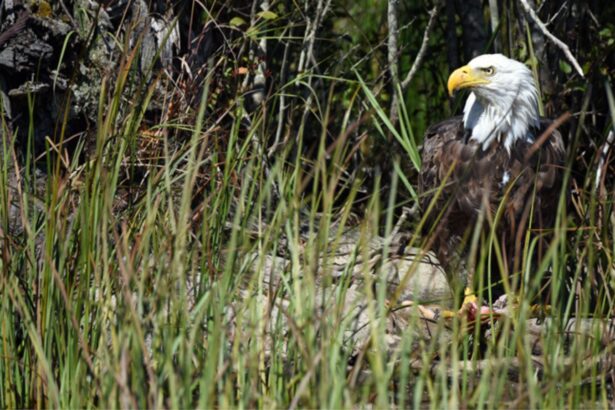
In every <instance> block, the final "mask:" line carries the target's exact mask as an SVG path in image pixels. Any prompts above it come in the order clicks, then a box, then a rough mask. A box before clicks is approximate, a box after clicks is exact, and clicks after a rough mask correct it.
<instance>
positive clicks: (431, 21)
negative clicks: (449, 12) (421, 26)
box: [401, 3, 441, 90]
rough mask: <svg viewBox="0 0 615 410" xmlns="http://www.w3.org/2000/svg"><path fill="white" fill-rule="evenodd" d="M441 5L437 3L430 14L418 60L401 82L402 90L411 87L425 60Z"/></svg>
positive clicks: (415, 60)
mask: <svg viewBox="0 0 615 410" xmlns="http://www.w3.org/2000/svg"><path fill="white" fill-rule="evenodd" d="M440 8H441V5H440V3H437V4H436V5H435V6H434V7H433V9H431V11H430V12H429V22H428V23H427V27H425V31H424V32H423V42H422V43H421V48H420V49H419V52H418V54H417V55H416V58H415V59H414V63H412V67H411V68H410V71H408V75H406V78H404V81H402V82H401V89H402V90H405V89H406V88H408V85H410V82H411V81H412V79H413V78H414V76H415V75H416V72H417V71H418V69H419V67H420V66H421V63H422V62H423V59H424V58H425V53H426V52H427V44H429V36H430V34H431V31H432V30H433V26H434V24H435V23H436V17H438V13H439V12H440Z"/></svg>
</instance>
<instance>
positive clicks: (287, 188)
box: [0, 56, 615, 408]
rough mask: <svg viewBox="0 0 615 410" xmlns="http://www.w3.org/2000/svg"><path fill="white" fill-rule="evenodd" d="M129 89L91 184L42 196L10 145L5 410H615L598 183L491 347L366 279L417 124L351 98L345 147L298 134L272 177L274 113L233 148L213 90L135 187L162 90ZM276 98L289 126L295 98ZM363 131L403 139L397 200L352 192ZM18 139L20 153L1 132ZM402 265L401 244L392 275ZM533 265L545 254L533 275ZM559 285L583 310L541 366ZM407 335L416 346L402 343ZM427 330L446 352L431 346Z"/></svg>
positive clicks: (171, 128) (573, 210) (80, 172)
mask: <svg viewBox="0 0 615 410" xmlns="http://www.w3.org/2000/svg"><path fill="white" fill-rule="evenodd" d="M132 58H133V56H130V57H129V58H126V60H125V62H124V64H126V65H127V66H130V65H131V64H132ZM119 73H123V75H124V77H122V76H120V77H119V79H118V80H116V81H115V82H114V83H111V82H110V81H109V82H105V83H104V84H103V85H104V86H109V87H112V88H113V89H112V90H111V91H110V92H107V90H106V89H105V88H104V87H103V90H102V91H101V97H100V104H99V117H98V126H97V127H98V128H97V134H96V137H95V138H96V141H95V142H96V144H95V151H94V153H93V154H91V155H89V157H88V160H86V161H85V162H78V161H77V160H76V157H75V159H73V160H70V159H69V160H67V161H65V162H64V163H63V164H59V162H57V161H56V162H55V163H54V162H53V159H52V158H51V157H49V158H48V161H49V163H50V164H52V163H53V164H54V165H53V166H50V167H49V168H48V170H47V173H48V177H47V178H44V177H42V176H41V172H40V171H37V169H36V167H35V165H34V164H33V161H32V154H30V153H29V152H27V151H26V152H25V153H22V156H21V157H20V158H19V161H18V162H14V161H13V159H12V157H13V156H15V158H17V157H18V155H17V154H15V152H18V151H19V150H17V149H14V147H13V146H12V145H11V143H10V142H9V140H7V139H3V143H4V144H5V147H4V149H3V151H2V154H3V160H2V168H1V169H0V174H1V179H0V228H1V231H0V241H1V242H2V245H1V246H2V247H1V254H2V256H1V258H0V266H1V271H2V274H1V277H0V361H1V364H0V407H3V408H16V407H20V408H25V407H37V408H43V407H54V408H84V407H96V408H117V407H131V408H132V407H148V408H159V407H170V408H194V407H198V408H216V407H217V408H235V407H238V408H255V407H260V408H263V407H264V408H271V407H291V408H293V407H307V408H317V407H323V408H352V407H364V406H366V405H368V404H369V403H373V404H374V405H375V406H376V407H378V408H388V407H392V406H398V407H409V406H413V407H421V406H426V407H430V408H442V407H445V408H457V407H461V406H463V407H481V408H482V407H503V406H511V407H517V408H518V407H529V408H536V407H544V408H567V407H572V408H575V407H590V406H591V407H599V408H608V407H610V406H612V405H613V390H612V385H613V367H612V366H613V364H612V363H610V362H608V359H609V358H611V361H612V357H613V355H614V354H615V352H613V350H614V349H615V344H614V342H613V337H611V339H610V341H608V342H607V343H606V344H605V341H606V340H607V336H608V332H607V331H606V330H605V329H604V323H605V321H607V320H612V319H613V318H612V314H613V313H612V312H613V310H614V309H613V308H614V307H615V302H614V301H613V298H614V293H613V288H614V280H615V279H614V276H613V275H614V273H613V257H614V256H615V242H614V240H613V239H614V236H615V235H614V233H615V220H614V219H613V217H612V215H613V213H612V212H613V203H612V200H613V198H612V191H611V192H610V193H608V195H606V196H601V195H598V194H597V193H596V191H595V190H594V189H593V185H592V181H594V178H595V172H594V171H592V170H591V167H590V168H588V169H590V171H588V173H587V175H584V176H580V177H577V179H576V180H578V181H581V182H583V185H582V186H579V187H578V191H577V192H578V194H577V195H576V196H575V197H574V198H573V203H572V204H570V205H568V206H567V204H566V201H565V194H562V200H561V201H560V205H559V207H558V208H557V209H556V210H554V212H557V221H558V222H557V224H556V226H555V228H554V234H553V239H552V242H551V246H550V248H549V251H548V254H547V255H548V256H547V257H546V258H545V260H544V262H543V263H542V265H540V266H539V267H538V268H537V270H535V269H533V268H532V267H531V266H530V265H531V264H530V263H527V264H526V266H525V267H524V268H523V272H521V276H522V278H523V284H524V289H523V292H521V296H520V300H519V305H518V308H517V310H516V311H515V312H514V314H511V315H509V316H507V317H505V318H503V319H500V320H497V321H496V320H495V318H492V319H491V320H489V323H488V325H490V326H491V332H492V334H493V333H497V337H491V338H484V337H483V333H484V331H485V330H486V325H484V326H471V325H469V324H468V323H467V321H466V320H465V319H463V318H453V319H451V320H444V319H436V320H434V321H427V322H426V321H424V320H423V319H421V317H420V315H419V314H418V313H417V312H418V311H417V307H416V306H411V307H406V308H405V309H402V308H401V307H400V309H399V310H397V311H396V309H395V307H397V306H396V305H394V306H390V303H391V301H393V303H395V302H399V301H395V298H394V297H393V295H394V293H395V292H394V291H392V292H391V291H390V290H388V289H387V287H386V286H385V285H386V283H385V278H384V277H383V275H382V274H381V273H382V267H381V266H379V265H378V264H376V265H375V266H374V267H373V268H369V269H368V268H366V267H365V266H366V265H365V264H363V265H361V264H359V263H358V261H360V260H363V261H365V260H368V259H370V258H372V257H373V255H372V254H370V253H369V249H368V246H367V244H368V243H369V241H370V240H372V239H373V238H374V237H375V236H381V237H384V238H390V237H391V236H390V234H391V232H392V231H393V230H394V226H395V223H396V221H397V218H398V216H399V214H400V209H401V206H402V205H413V204H414V203H415V201H416V199H417V194H416V192H415V188H414V186H413V180H412V178H411V177H409V176H408V175H407V174H406V173H404V171H402V168H403V167H402V165H403V164H412V166H413V167H418V161H419V156H418V151H417V150H418V148H417V141H416V140H415V138H414V136H413V131H412V130H413V128H412V124H411V120H410V118H411V116H410V115H409V114H408V113H407V112H405V111H404V110H403V109H402V110H401V121H402V123H401V124H399V125H398V127H399V128H395V126H394V125H392V124H390V123H387V118H388V117H387V114H386V113H385V112H384V111H383V110H382V108H381V107H380V106H379V105H378V102H377V96H375V95H373V94H372V92H371V91H370V88H369V87H368V86H367V84H366V83H365V82H363V81H362V80H357V81H354V80H352V81H348V80H347V79H346V80H343V83H344V84H346V86H347V87H349V88H351V89H352V90H353V92H352V93H350V94H351V95H353V96H354V97H353V98H351V99H350V100H349V101H348V102H347V106H346V107H345V110H344V118H343V120H342V121H340V119H339V118H337V117H335V116H334V114H337V113H339V110H338V107H336V104H337V103H338V101H337V100H334V99H333V98H332V97H329V99H328V100H327V103H326V104H325V105H323V106H320V107H319V108H318V111H317V113H316V115H315V116H316V117H317V118H318V119H319V121H320V123H319V125H324V124H329V123H331V122H335V123H336V124H337V126H336V129H337V128H339V130H338V132H337V133H336V134H335V135H333V136H331V135H329V132H328V130H327V127H326V126H322V132H321V133H320V137H319V140H318V141H317V142H316V143H314V141H312V140H310V143H311V144H313V145H314V146H316V148H315V149H314V151H312V152H310V154H311V155H308V154H306V151H307V150H304V148H305V146H306V145H307V144H308V142H307V141H306V139H307V134H308V132H307V131H306V129H307V128H309V127H313V124H307V123H306V121H307V120H306V116H305V115H304V116H300V118H301V120H300V122H299V124H295V126H294V127H292V128H290V127H291V125H290V124H289V125H288V127H289V128H288V129H285V133H286V132H287V133H289V134H290V135H292V137H291V139H290V140H289V142H288V143H287V144H285V145H283V146H282V148H280V149H279V151H278V152H277V153H276V155H275V156H273V157H272V158H266V151H267V149H266V148H267V141H268V140H267V138H268V135H269V134H268V133H269V132H270V131H271V130H272V129H275V125H276V123H275V121H276V120H275V113H274V112H273V111H274V110H271V112H268V111H266V110H264V109H262V110H261V109H259V110H257V111H256V112H252V113H249V117H250V118H251V124H250V125H249V126H248V127H246V126H245V125H243V124H242V123H241V120H242V118H245V115H246V112H245V111H244V108H243V104H242V99H241V97H240V96H238V97H237V99H236V100H235V102H234V103H233V104H231V106H230V107H229V112H228V113H227V114H226V118H227V119H229V120H230V126H229V127H228V129H227V130H226V131H225V134H224V136H223V141H221V140H220V138H221V137H220V134H219V131H218V130H217V128H216V127H214V126H213V125H214V124H215V123H216V121H217V120H218V118H215V116H212V113H216V112H215V111H213V109H212V106H213V103H212V102H211V92H210V91H211V90H209V88H210V85H211V84H210V81H209V79H208V80H207V81H206V82H205V86H204V89H205V92H204V93H203V94H202V99H201V102H200V104H199V107H197V109H196V110H195V113H192V114H193V118H194V120H193V121H192V122H187V123H182V124H177V123H172V122H166V123H165V122H161V123H159V124H156V125H155V126H151V125H149V126H148V127H149V129H150V130H154V131H156V132H157V133H156V134H155V135H156V136H155V138H158V141H157V142H158V143H159V144H160V145H161V146H162V155H161V158H160V159H159V161H157V162H155V163H151V164H149V165H148V168H147V173H146V174H145V177H144V178H143V179H142V180H138V181H135V180H133V179H131V178H130V177H129V176H130V175H131V173H132V172H133V171H134V168H138V166H137V165H134V164H133V165H130V162H131V161H132V160H133V159H134V158H135V156H136V155H137V154H136V153H135V151H134V150H135V147H136V145H137V142H138V139H139V138H141V137H142V135H141V129H142V128H144V127H145V124H144V120H143V118H144V113H145V107H147V106H148V104H150V102H151V101H150V100H151V98H152V93H153V86H150V87H149V88H145V87H144V90H142V91H141V92H136V93H134V94H133V96H132V97H131V98H130V99H128V101H123V100H122V98H124V97H123V96H124V94H123V91H124V87H126V84H127V82H128V81H129V78H127V77H126V76H128V75H129V74H128V73H129V70H122V69H120V70H119ZM329 80H330V81H332V82H337V81H339V82H342V79H341V78H340V79H337V78H330V79H329ZM289 88H290V87H289ZM289 92H290V91H289ZM361 93H363V94H361ZM364 97H365V98H364ZM269 98H270V99H269V100H268V101H267V105H268V106H271V107H273V106H276V104H277V103H278V102H279V98H280V96H279V95H273V96H270V97H269ZM301 108H302V107H301ZM402 108H403V107H402ZM362 110H366V111H369V112H370V115H368V116H367V117H366V119H365V123H366V124H367V126H369V127H370V130H371V132H373V135H371V136H370V138H381V139H382V140H385V141H386V138H387V135H388V134H389V133H390V134H392V135H393V136H394V138H395V139H396V140H397V141H398V142H399V143H400V145H401V146H402V147H403V153H402V154H401V155H400V157H399V158H398V159H396V160H395V161H393V164H394V166H393V169H394V171H393V172H392V173H391V176H390V178H388V179H386V181H385V178H383V177H382V176H380V175H376V176H374V177H373V178H372V179H371V180H370V182H366V181H368V179H367V177H365V179H364V180H363V179H362V178H363V176H362V175H361V174H360V173H353V172H352V171H351V170H350V168H351V167H350V165H349V164H350V162H351V158H352V155H353V154H354V153H355V151H356V149H357V147H356V146H355V145H354V144H353V141H351V140H350V139H349V138H348V136H347V134H346V133H347V131H348V130H349V128H350V127H353V121H355V120H356V121H358V119H357V112H361V111H362ZM583 111H585V109H584V110H583ZM581 122H582V120H581ZM340 124H341V125H340ZM396 129H398V130H399V131H394V130H396ZM2 130H3V134H4V135H7V136H12V135H13V134H12V133H11V131H10V129H9V127H8V124H7V123H6V122H4V121H3V123H2ZM580 133H581V131H579V132H578V133H577V135H576V138H577V139H578V138H579V136H580ZM30 134H31V133H30ZM177 134H181V135H182V136H183V137H185V138H184V141H185V143H183V144H180V145H179V146H178V145H177V144H173V143H172V142H171V137H170V136H173V135H177ZM30 137H31V138H32V135H30ZM311 137H312V134H310V138H311ZM331 139H333V141H336V143H335V144H331ZM576 146H577V141H573V144H572V145H571V148H570V149H571V150H572V151H571V155H570V156H569V157H570V161H573V159H574V155H572V153H573V152H574V151H573V150H574V148H575V147H576ZM80 149H82V148H81V147H80V148H78V150H80ZM400 164H401V165H400ZM133 167H134V168H133ZM410 175H411V174H410ZM569 177H570V176H569V174H567V178H569ZM37 178H38V180H39V181H38V182H37ZM41 181H42V182H41ZM137 184H138V186H135V185H137ZM364 185H367V188H366V189H367V194H366V193H365V192H364V190H365V186H364ZM611 189H612V187H611ZM609 195H610V196H609ZM400 198H408V199H404V200H400ZM404 201H405V202H404ZM358 209H360V211H358ZM16 215H17V216H16ZM424 223H425V219H424V215H417V216H416V217H415V220H414V221H412V222H411V223H410V224H407V225H404V227H403V228H402V229H405V230H407V231H408V235H409V237H410V238H411V239H410V241H411V244H412V245H414V246H417V247H418V246H421V245H424V244H422V238H420V236H419V235H418V234H417V233H416V232H418V229H416V228H417V227H418V226H420V225H421V224H424ZM11 224H12V225H17V226H9V225H11ZM348 230H353V232H356V233H357V236H356V237H355V238H356V244H355V246H352V247H351V252H350V255H351V256H350V257H349V258H347V259H346V260H345V261H344V265H343V267H342V268H341V271H342V272H343V273H342V274H341V275H339V276H337V273H336V272H339V271H340V268H338V267H337V268H336V267H334V265H335V263H336V260H335V257H334V256H335V254H336V253H337V252H339V251H340V249H341V247H342V245H343V243H344V239H345V237H344V233H345V232H346V231H348ZM473 238H474V240H475V243H474V246H475V247H476V249H478V250H479V252H478V254H479V255H480V257H479V260H480V261H479V270H478V271H477V276H478V277H479V278H482V280H483V281H484V280H485V279H484V278H486V275H487V272H488V270H489V269H490V265H491V264H493V265H495V264H497V263H498V260H497V259H498V257H499V255H498V252H497V249H496V250H493V249H491V246H492V245H491V244H492V242H493V241H492V240H491V239H492V238H489V237H481V236H480V235H478V234H477V235H475V236H474V237H473ZM393 245H394V244H391V243H389V242H388V241H386V240H385V241H384V245H383V246H382V247H381V248H380V249H379V251H378V252H379V253H380V255H381V257H383V258H386V257H387V256H388V255H389V253H390V248H391V247H392V246H393ZM534 245H535V244H534V243H528V244H527V247H526V248H525V253H524V255H525V257H526V260H529V259H531V258H530V255H531V254H532V252H534V249H533V246H534ZM276 256H277V257H276ZM272 265H273V266H275V269H274V271H275V272H277V275H273V274H272ZM356 267H360V269H359V271H358V273H356V274H354V275H353V274H352V272H353V269H355V268H356ZM413 273H414V272H413V271H412V270H411V271H410V272H409V273H408V274H409V275H411V274H413ZM547 273H548V274H549V275H550V276H551V281H550V283H551V286H552V293H553V294H554V295H559V290H560V287H561V286H563V284H564V282H565V281H566V278H570V277H572V278H574V279H576V282H575V285H576V287H577V288H576V290H577V292H576V293H575V294H576V298H575V294H571V295H570V296H567V298H566V299H565V300H563V301H562V302H563V303H562V305H563V306H564V308H563V309H562V310H556V311H554V312H553V313H552V315H551V317H550V318H548V319H544V320H545V322H544V323H543V324H542V329H543V330H544V333H543V334H542V336H540V337H539V338H538V340H539V341H540V344H541V346H542V351H543V353H542V354H541V355H536V354H534V353H533V350H534V346H532V345H530V342H529V341H528V338H527V337H526V335H527V334H528V332H530V331H531V330H532V328H531V325H532V324H535V323H536V322H535V321H532V320H531V319H530V316H532V311H531V305H532V304H533V303H534V301H535V300H534V296H535V295H536V294H537V292H538V287H539V286H540V280H538V279H540V276H541V275H543V274H547ZM356 278H360V281H359V282H358V283H359V284H358V285H357V284H356V283H357V279H356ZM353 284H354V285H356V287H355V288H351V285H353ZM352 289H354V290H358V291H360V292H361V295H362V297H361V299H360V302H361V303H362V304H363V305H364V307H365V312H366V315H367V317H368V318H369V322H368V324H367V327H366V328H365V329H363V330H364V331H365V334H366V336H365V337H364V338H363V339H361V342H360V343H359V342H357V339H356V338H354V339H353V338H351V337H349V335H350V334H353V333H354V332H355V330H354V329H353V326H354V325H355V324H356V322H355V320H354V319H353V317H352V316H351V315H348V308H349V307H348V306H347V303H348V302H347V300H348V299H347V297H346V296H347V294H348V292H349V291H350V290H352ZM479 289H480V291H481V292H485V289H486V283H484V282H482V281H481V282H480V283H479ZM481 295H482V293H481ZM483 296H486V295H483ZM400 312H401V313H400ZM404 312H406V313H404ZM395 314H397V315H399V318H397V317H395V320H397V321H398V322H399V321H400V320H401V322H399V323H403V326H401V327H400V328H398V329H395V330H391V329H390V327H389V326H390V323H391V320H393V318H394V316H395ZM403 314H405V316H404V315H403ZM572 317H575V318H593V319H594V320H593V321H591V322H581V321H577V322H576V325H577V326H579V328H578V329H575V330H574V331H572V332H571V333H570V334H568V335H567V336H564V335H563V331H564V329H565V328H566V326H567V324H568V320H569V319H570V318H572ZM545 323H547V324H548V325H546V324H545ZM539 324H540V323H539ZM583 325H584V326H587V328H584V329H582V328H581V326H583ZM424 326H429V329H430V331H431V337H425V335H424V333H423V332H421V331H420V330H419V329H422V328H423V327H424ZM391 338H393V339H394V343H391ZM479 341H480V342H479ZM608 366H611V367H608ZM607 370H608V372H607ZM610 386H611V387H610Z"/></svg>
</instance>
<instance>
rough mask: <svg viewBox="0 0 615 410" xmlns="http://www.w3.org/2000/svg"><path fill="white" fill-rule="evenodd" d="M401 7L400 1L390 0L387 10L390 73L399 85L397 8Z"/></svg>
mask: <svg viewBox="0 0 615 410" xmlns="http://www.w3.org/2000/svg"><path fill="white" fill-rule="evenodd" d="M398 5H399V0H389V2H388V10H387V23H388V25H389V36H388V62H389V71H390V72H391V80H392V83H393V84H397V83H398V81H399V72H398V71H397V70H398V68H397V58H398V48H397V37H398V35H399V30H398V24H397V6H398Z"/></svg>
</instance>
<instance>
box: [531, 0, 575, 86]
mask: <svg viewBox="0 0 615 410" xmlns="http://www.w3.org/2000/svg"><path fill="white" fill-rule="evenodd" d="M519 2H520V3H521V5H522V6H523V9H524V10H525V12H526V13H527V14H528V15H529V16H530V17H531V18H532V20H534V23H536V25H537V26H538V28H539V29H540V31H542V34H544V35H545V36H546V37H547V38H548V39H549V40H551V41H552V42H553V43H554V44H555V45H556V46H558V47H559V48H560V49H561V50H562V51H563V52H564V55H565V56H566V58H567V59H568V61H570V63H572V65H573V66H574V68H575V70H577V72H578V73H579V75H580V76H581V77H585V76H584V75H583V70H582V69H581V66H580V65H579V62H578V61H577V59H576V58H574V56H573V55H572V52H571V51H570V48H569V47H568V46H567V45H566V43H564V42H563V41H562V40H560V39H559V38H557V37H555V36H554V35H553V34H551V32H550V31H549V30H548V29H547V26H546V25H545V23H543V22H542V21H541V20H540V18H539V17H538V15H537V14H536V12H535V11H534V10H533V9H532V8H531V7H530V5H529V4H528V2H527V0H519Z"/></svg>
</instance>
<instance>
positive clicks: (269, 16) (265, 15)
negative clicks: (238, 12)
mask: <svg viewBox="0 0 615 410" xmlns="http://www.w3.org/2000/svg"><path fill="white" fill-rule="evenodd" d="M256 15H257V16H258V17H260V18H262V19H265V20H275V19H277V18H278V15H277V14H275V13H274V12H273V11H269V10H263V11H261V12H260V13H257V14H256Z"/></svg>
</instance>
